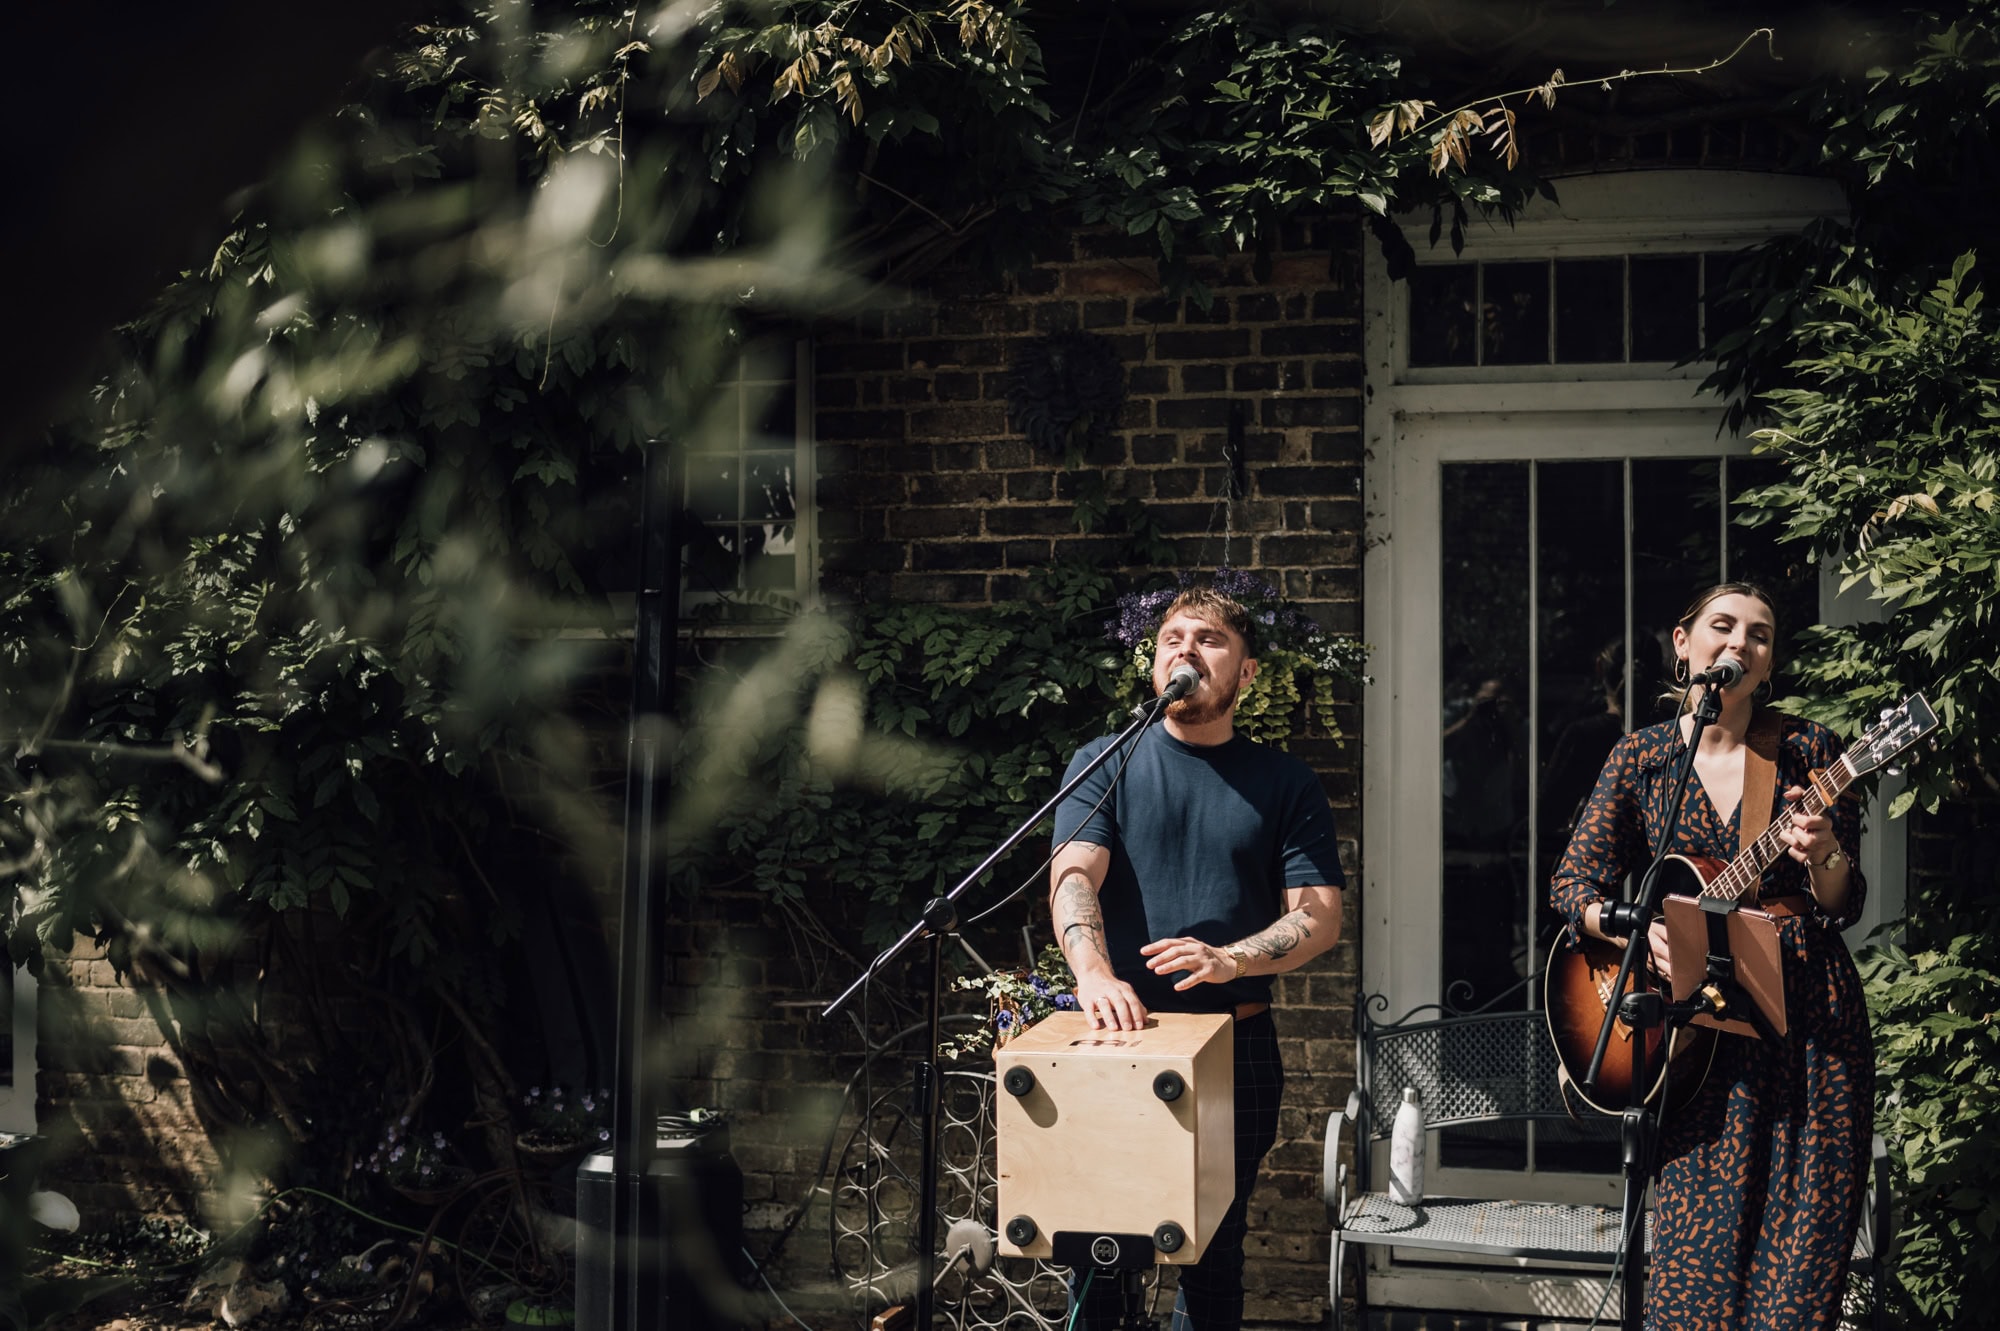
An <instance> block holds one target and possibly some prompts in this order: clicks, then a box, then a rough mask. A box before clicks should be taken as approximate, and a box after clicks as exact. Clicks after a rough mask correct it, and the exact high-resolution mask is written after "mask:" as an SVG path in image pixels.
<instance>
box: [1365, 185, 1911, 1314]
mask: <svg viewBox="0 0 2000 1331" xmlns="http://www.w3.org/2000/svg"><path fill="white" fill-rule="evenodd" d="M1557 187H1558V191H1559V193H1560V196H1561V203H1560V204H1559V205H1551V204H1547V203H1546V202H1544V201H1537V203H1536V204H1535V205H1534V206H1532V207H1530V208H1529V209H1527V210H1525V211H1524V213H1523V215H1522V216H1521V218H1520V219H1519V221H1518V222H1517V223H1516V224H1515V225H1514V226H1513V227H1512V228H1511V229H1510V228H1507V227H1506V226H1505V225H1504V224H1499V223H1496V224H1493V225H1492V226H1485V225H1481V226H1479V227H1475V228H1473V229H1472V230H1471V233H1470V234H1469V235H1468V238H1467V244H1466V247H1465V253H1464V254H1463V255H1462V256H1460V255H1454V254H1452V253H1451V252H1450V251H1449V250H1448V249H1445V250H1441V251H1432V250H1431V249H1430V246H1429V228H1430V219H1429V217H1428V216H1421V217H1411V218H1408V219H1405V220H1404V222H1403V227H1404V232H1405V235H1406V236H1407V238H1408V239H1409V240H1410V242H1411V244H1412V245H1413V246H1414V247H1415V248H1416V250H1417V256H1418V262H1419V263H1427V262H1434V263H1449V262H1454V261H1457V260H1459V259H1461V258H1464V259H1474V258H1476V259H1483V260H1489V261H1490V260H1500V259H1515V258H1521V259H1530V258H1531V259H1542V258H1550V257H1572V256H1586V255H1591V254H1635V253H1648V252H1652V253H1686V252H1691V251H1710V252H1712V251H1720V250H1730V249H1736V248H1741V247H1743V246H1746V245H1750V244H1753V243H1755V242H1757V241H1759V240H1763V239H1767V238H1769V237H1771V236H1775V235H1780V234H1786V233H1791V232H1795V231H1797V230H1798V229H1800V228H1801V227H1802V226H1803V225H1805V224H1806V223H1807V222H1809V221H1811V220H1812V219H1814V218H1816V217H1822V216H1827V215H1832V214H1836V213H1838V212H1839V211H1840V209H1841V208H1842V207H1843V202H1842V200H1841V198H1840V195H1839V192H1838V190H1837V189H1836V188H1834V187H1833V186H1832V185H1831V184H1829V183H1828V182H1825V181H1819V180H1813V179H1809V178H1805V177H1789V176H1776V175H1765V174H1754V173H1738V172H1714V171H1662V172H1645V173H1627V174H1623V175H1605V176H1590V177H1579V178H1576V179H1572V180H1567V181H1559V182H1558V185H1557ZM1364 263H1365V266H1364V293H1363V309H1364V329H1363V333H1364V358H1365V366H1366V372H1367V382H1366V388H1365V390H1364V391H1365V394H1366V397H1365V401H1366V404H1367V407H1366V412H1365V414H1364V420H1363V443H1364V449H1365V451H1364V494H1365V505H1366V507H1365V520H1366V526H1367V531H1366V539H1365V541H1364V556H1363V574H1362V612H1363V621H1364V622H1363V636H1364V637H1365V638H1366V639H1367V641H1368V642H1369V643H1370V644H1371V645H1372V646H1373V649H1374V651H1373V655H1372V657H1371V660H1370V666H1369V669H1370V673H1371V676H1372V678H1373V681H1374V682H1373V683H1372V684H1370V685H1369V686H1368V687H1367V688H1366V690H1365V691H1364V695H1363V701H1364V705H1363V708H1362V819H1361V827H1362V840H1361V849H1362V861H1363V864H1362V872H1361V874H1360V875H1359V877H1360V880H1361V884H1362V887H1363V890H1362V892H1361V900H1360V921H1359V923H1360V935H1361V939H1360V941H1361V987H1362V991H1363V992H1364V993H1367V994H1382V995H1385V996H1387V998H1388V1009H1387V1010H1388V1014H1389V1016H1390V1017H1391V1018H1394V1017H1396V1016H1400V1015H1401V1014H1402V1013H1403V1012H1406V1011H1408V1010H1409V1009H1411V1008H1413V1007H1416V1006H1418V1005H1420V1004H1425V1003H1434V1002H1437V1001H1439V999H1440V998H1441V997H1442V996H1443V988H1444V979H1445V977H1443V976H1442V975H1441V974H1440V971H1441V968H1442V967H1441V959H1440V948H1439V945H1438V939H1439V933H1438V928H1439V918H1440V896H1441V882H1442V847H1441V845H1440V838H1439V835H1438V826H1437V819H1438V816H1439V813H1438V811H1439V808H1440V796H1441V790H1440V771H1439V768H1440V761H1441V759H1440V754H1441V744H1442V740H1441V735H1442V720H1441V715H1442V713H1441V701H1442V693H1441V691H1442V671H1441V662H1440V659H1439V655H1440V654H1439V644H1438V625H1437V607H1438V605H1439V595H1440V577H1441V572H1440V567H1441V565H1440V545H1439V536H1440V532H1439V526H1440V517H1441V513H1440V507H1441V496H1440V487H1441V477H1442V468H1443V464H1444V463H1445V462H1447V461H1480V460H1501V459H1509V460H1511V459H1517V458H1525V457H1534V458H1538V459H1550V460H1557V459H1582V458H1613V457H1619V458H1622V457H1632V456H1647V457H1672V456H1687V457H1690V458H1697V457H1699V458H1712V457H1716V456H1719V455H1722V454H1731V455H1740V454H1743V453H1746V452H1747V451H1748V449H1747V446H1746V445H1745V444H1744V443H1743V442H1741V441H1737V440H1726V439H1724V438H1723V437H1721V436H1720V435H1719V434H1718V426H1719V424H1720V421H1721V409H1722V403H1721V402H1720V401H1719V400H1717V399H1716V398H1715V397H1713V396H1712V395H1700V394H1699V393H1698V385H1699V383H1700V381H1701V379H1702V378H1703V377H1704V376H1705V374H1706V372H1707V367H1705V366H1701V365H1691V366H1684V367H1673V366H1665V365H1602V366H1596V365H1594V366H1554V365H1551V366H1533V367H1498V366H1496V367H1464V368H1451V369H1440V368H1421V369H1414V370H1413V369H1412V368H1411V367H1410V366H1409V364H1408V352H1407V347H1408V344H1409V338H1408V326H1407V325H1408V313H1407V310H1408V302H1407V300H1406V299H1404V298H1403V297H1404V294H1405V293H1404V290H1403V289H1400V288H1398V287H1397V286H1396V284H1394V283H1392V282H1391V281H1390V280H1389V276H1388V270H1387V264H1386V262H1385V260H1384V258H1383V256H1382V253H1381V250H1380V247H1379V246H1378V245H1376V244H1375V243H1374V242H1373V241H1372V240H1370V241H1367V242H1365V261H1364ZM1610 436H1615V438H1616V442H1615V444H1613V445H1607V443H1606V439H1607V437H1610ZM1719 535H1720V533H1718V536H1719ZM1833 590H1834V589H1833V588H1832V587H1831V586H1829V585H1828V584H1827V580H1826V579H1824V578H1823V580H1822V595H1821V607H1822V616H1823V617H1824V618H1827V619H1828V620H1830V621H1836V622H1838V621H1851V620H1852V619H1856V618H1860V617H1862V615H1863V614H1865V610H1862V609H1859V608H1857V606H1856V605H1855V604H1854V602H1853V600H1852V599H1851V598H1841V599H1836V597H1835V596H1834V595H1833V594H1832V592H1833ZM1836 617H1838V619H1837V620H1836ZM1885 808H1886V804H1885V803H1884V799H1883V797H1882V795H1881V794H1880V793H1878V796H1877V798H1876V799H1875V800H1874V801H1873V803H1872V805H1871V812H1870V817H1869V826H1870V828H1871V830H1872V834H1871V835H1870V836H1869V837H1868V838H1867V839H1865V840H1864V842H1863V846H1862V856H1861V868H1862V870H1863V872H1864V873H1867V874H1868V875H1869V881H1870V883H1871V885H1872V890H1871V892H1870V896H1869V903H1868V907H1867V911H1866V914H1865V915H1864V917H1863V919H1862V921H1861V923H1860V924H1858V925H1857V926H1856V927H1855V928H1854V929H1853V930H1851V931H1850V933H1849V938H1850V942H1851V943H1853V942H1858V941H1860V939H1861V938H1863V937H1865V935H1866V934H1867V933H1868V931H1869V930H1870V929H1872V928H1873V927H1874V926H1875V925H1876V924H1878V923H1879V922H1881V921H1882V920H1883V919H1893V918H1895V917H1897V916H1899V915H1900V914H1901V911H1902V905H1903V882H1902V878H1903V869H1904V853H1903V843H1904V838H1903V832H1902V825H1901V824H1900V823H1898V824H1893V825H1888V826H1889V828H1890V832H1889V834H1886V835H1885V834H1884V832H1883V830H1882V829H1883V828H1884V826H1885V823H1884V819H1883V816H1882V815H1883V811H1884V810H1885ZM1432 1154H1433V1158H1432V1159H1431V1161H1430V1162H1429V1168H1427V1171H1426V1177H1427V1178H1431V1179H1433V1180H1435V1182H1436V1184H1437V1185H1438V1189H1439V1190H1440V1191H1446V1190H1450V1189H1451V1188H1452V1187H1458V1188H1461V1189H1463V1190H1465V1191H1475V1190H1477V1189H1478V1188H1479V1185H1480V1184H1481V1183H1487V1184H1489V1185H1491V1186H1494V1187H1496V1188H1498V1189H1500V1192H1498V1193H1494V1194H1492V1195H1518V1194H1509V1193H1507V1189H1508V1188H1509V1186H1510V1184H1511V1186H1512V1187H1513V1188H1515V1189H1518V1188H1519V1185H1520V1181H1521V1177H1522V1176H1521V1175H1519V1174H1510V1175H1496V1176H1493V1177H1491V1178H1487V1177H1483V1173H1484V1172H1483V1171H1469V1170H1456V1171H1449V1173H1450V1177H1446V1176H1445V1173H1446V1172H1445V1171H1440V1170H1438V1168H1437V1164H1438V1162H1437V1160H1436V1159H1435V1151H1434V1150H1433V1153H1432ZM1383 1163H1384V1164H1386V1161H1385V1162H1383ZM1537 1184H1538V1186H1537V1189H1536V1190H1537V1191H1538V1192H1540V1191H1551V1192H1561V1193H1565V1194H1574V1196H1575V1198H1576V1199H1577V1200H1585V1199H1590V1200H1604V1199H1605V1195H1606V1189H1608V1190H1609V1194H1608V1195H1609V1197H1610V1198H1611V1199H1613V1200H1615V1197H1616V1192H1617V1181H1616V1180H1615V1179H1606V1178H1602V1177H1591V1176H1568V1177H1566V1178H1561V1179H1557V1178H1556V1177H1555V1176H1551V1175H1547V1174H1543V1175H1540V1176H1538V1179H1537ZM1371 1254H1373V1250H1371ZM1432 1256H1433V1257H1434V1256H1435V1254H1433V1255H1432ZM1371 1269H1372V1270H1373V1271H1374V1274H1373V1275H1371V1277H1370V1300H1371V1302H1377V1301H1379V1302H1382V1303H1384V1304H1387V1305H1396V1304H1401V1305H1403V1306H1429V1307H1443V1308H1461V1309H1465V1310H1468V1311H1473V1310H1484V1311H1492V1312H1541V1313H1542V1314H1543V1315H1550V1314H1558V1313H1572V1312H1575V1311H1576V1308H1575V1306H1574V1305H1575V1302H1576V1296H1577V1293H1578V1287H1577V1286H1576V1284H1574V1283H1573V1282H1572V1281H1571V1280H1569V1279H1567V1278H1564V1277H1561V1276H1555V1277H1553V1278H1551V1277H1548V1276H1530V1275H1529V1274H1528V1273H1525V1272H1523V1273H1515V1272H1502V1271H1495V1270H1492V1269H1487V1270H1480V1269H1478V1268H1476V1267H1474V1266H1472V1265H1471V1264H1465V1265H1461V1266H1458V1267H1456V1268H1453V1267H1451V1266H1448V1265H1439V1266H1426V1267H1424V1268H1422V1269H1411V1268H1407V1267H1405V1268H1401V1269H1400V1270H1399V1269H1397V1268H1396V1267H1395V1265H1394V1263H1393V1262H1392V1260H1391V1254H1388V1253H1382V1254H1373V1255H1372V1256H1371Z"/></svg>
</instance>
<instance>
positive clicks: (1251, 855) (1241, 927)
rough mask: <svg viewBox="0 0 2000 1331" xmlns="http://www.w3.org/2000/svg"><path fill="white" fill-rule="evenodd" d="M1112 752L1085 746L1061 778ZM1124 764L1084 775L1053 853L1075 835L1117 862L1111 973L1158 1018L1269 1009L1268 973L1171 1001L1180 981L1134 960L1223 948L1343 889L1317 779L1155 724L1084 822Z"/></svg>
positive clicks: (1108, 920)
mask: <svg viewBox="0 0 2000 1331" xmlns="http://www.w3.org/2000/svg"><path fill="white" fill-rule="evenodd" d="M1110 742H1111V741H1110V739H1109V738H1105V739H1100V740H1093V741H1092V742H1091V743H1089V744H1086V745H1084V746H1083V748H1081V749H1079V750H1078V751H1077V754H1076V756H1075V757H1074V758H1072V759H1070V764H1069V773H1070V774H1074V773H1075V772H1077V771H1078V770H1079V769H1080V768H1082V767H1083V766H1084V765H1085V764H1086V763H1088V762H1089V761H1090V760H1091V759H1092V758H1094V757H1096V756H1097V755H1098V754H1099V753H1100V752H1102V751H1103V749H1104V747H1105V746H1106V745H1107V744H1109V743H1110ZM1119 761H1120V760H1119V759H1117V758H1113V759H1111V760H1110V761H1109V762H1107V763H1105V764H1104V765H1103V766H1102V767H1100V768H1098V769H1097V770H1096V771H1095V772H1093V773H1091V776H1090V779H1089V780H1088V781H1086V782H1084V783H1083V785H1081V786H1080V787H1078V788H1077V790H1076V792H1075V793H1074V794H1072V795H1071V796H1070V797H1069V798H1068V799H1066V800H1064V801H1063V802H1062V804H1061V805H1060V806H1058V807H1057V809H1056V823H1055V842H1056V844H1057V845H1061V844H1062V843H1063V842H1065V841H1068V840H1070V839H1071V838H1072V837H1074V838H1075V839H1076V840H1078V841H1088V842H1091V843H1092V844H1094V845H1099V846H1105V847H1108V848H1109V849H1110V851H1111V867H1110V869H1109V871H1108V872H1107V873H1106V874H1105V877H1104V886H1103V887H1102V889H1101V890H1100V891H1099V893H1098V901H1099V903H1100V905H1101V907H1102V909H1103V912H1104V935H1105V937H1104V941H1105V946H1106V949H1107V950H1108V951H1109V952H1110V954H1111V964H1112V969H1113V970H1114V971H1116V972H1117V975H1118V978H1119V979H1121V980H1123V981H1125V983H1127V984H1129V985H1131V986H1132V988H1133V990H1134V991H1135V992H1136V993H1137V994H1138V996H1139V1001H1140V1002H1141V1003H1144V1004H1145V1005H1146V1006H1147V1007H1148V1008H1149V1009H1155V1010H1158V1011H1162V1012H1227V1011H1229V1010H1230V1009H1231V1008H1233V1007H1235V1006H1236V1005H1237V1004H1239V1003H1248V1002H1269V1001H1270V998H1271V977H1270V976H1268V975H1246V976H1244V977H1243V978H1242V979H1240V980H1232V981H1230V982H1228V983H1226V984H1201V985H1196V986H1195V987H1194V988H1192V989H1189V990H1186V991H1184V992H1182V993H1178V994H1177V993H1175V992H1174V981H1175V980H1177V979H1179V978H1181V977H1180V976H1178V975H1168V976H1162V975H1155V974H1153V973H1152V972H1151V971H1149V970H1147V969H1146V958H1144V957H1142V956H1140V955H1139V949H1140V948H1141V947H1143V946H1145V945H1146V944H1147V943H1151V942H1154V941H1156V940H1158V939H1162V938H1199V939H1200V940H1201V941H1202V942H1204V943H1208V944H1211V945H1213V946H1216V947H1226V946H1227V945H1229V944H1230V943H1234V942H1236V941H1237V940H1238V939H1241V938H1245V937H1248V936H1249V935H1251V934H1254V933H1256V932H1258V931H1259V930H1261V929H1263V928H1265V927H1266V926H1268V925H1269V924H1270V923H1271V922H1272V921H1274V920H1276V919H1277V918H1278V917H1279V916H1280V915H1283V914H1284V913H1285V905H1284V889H1285V888H1288V887H1315V886H1320V885H1322V884H1324V885H1330V886H1333V887H1340V886H1343V885H1344V883H1345V881H1346V880H1345V879H1344V878H1343V877H1342V875H1341V872H1340V854H1339V850H1338V848H1337V846H1336V844H1335V838H1334V830H1333V810H1332V809H1330V808H1328V807H1327V802H1326V793H1325V791H1323V790H1322V789H1321V788H1320V784H1319V778H1318V777H1316V776H1314V775H1313V773H1312V769H1311V768H1309V767H1307V766H1306V765H1305V764H1304V763H1302V762H1300V761H1299V760H1298V759H1296V758H1293V757H1292V756H1291V755H1289V754H1286V753H1283V752H1280V751H1279V750H1277V749H1272V748H1267V747H1266V746H1264V745H1262V744H1259V743H1257V742H1256V741H1254V740H1250V739H1246V738H1244V737H1243V736H1241V735H1237V736H1235V737H1234V738H1232V739H1230V740H1229V741H1228V742H1227V743H1223V744H1215V745H1198V744H1186V743H1183V742H1182V741H1180V740H1177V739H1175V738H1174V737H1173V736H1172V735H1170V734H1168V733H1167V731H1166V729H1165V728H1164V727H1163V726H1153V727H1151V728H1150V729H1148V730H1146V731H1145V732H1143V733H1142V734H1141V735H1140V737H1139V739H1138V741H1137V747H1136V748H1135V750H1134V751H1133V753H1132V757H1131V762H1130V763H1129V765H1127V766H1126V768H1125V773H1124V775H1123V776H1122V777H1120V778H1118V784H1117V788H1116V789H1115V790H1114V791H1113V792H1112V794H1111V797H1110V798H1109V799H1106V800H1105V801H1104V806H1103V807H1102V808H1100V809H1098V811H1097V812H1096V814H1094V815H1091V813H1090V810H1091V807H1092V806H1093V805H1095V804H1096V803H1097V802H1098V800H1099V799H1100V798H1102V797H1103V796H1104V792H1105V791H1106V789H1107V788H1110V786H1111V782H1112V777H1113V775H1114V774H1115V773H1116V772H1117V771H1118V765H1119ZM1064 781H1065V782H1067V781H1068V775H1066V776H1065V777H1064ZM1086 816H1088V821H1085V819H1086Z"/></svg>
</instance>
